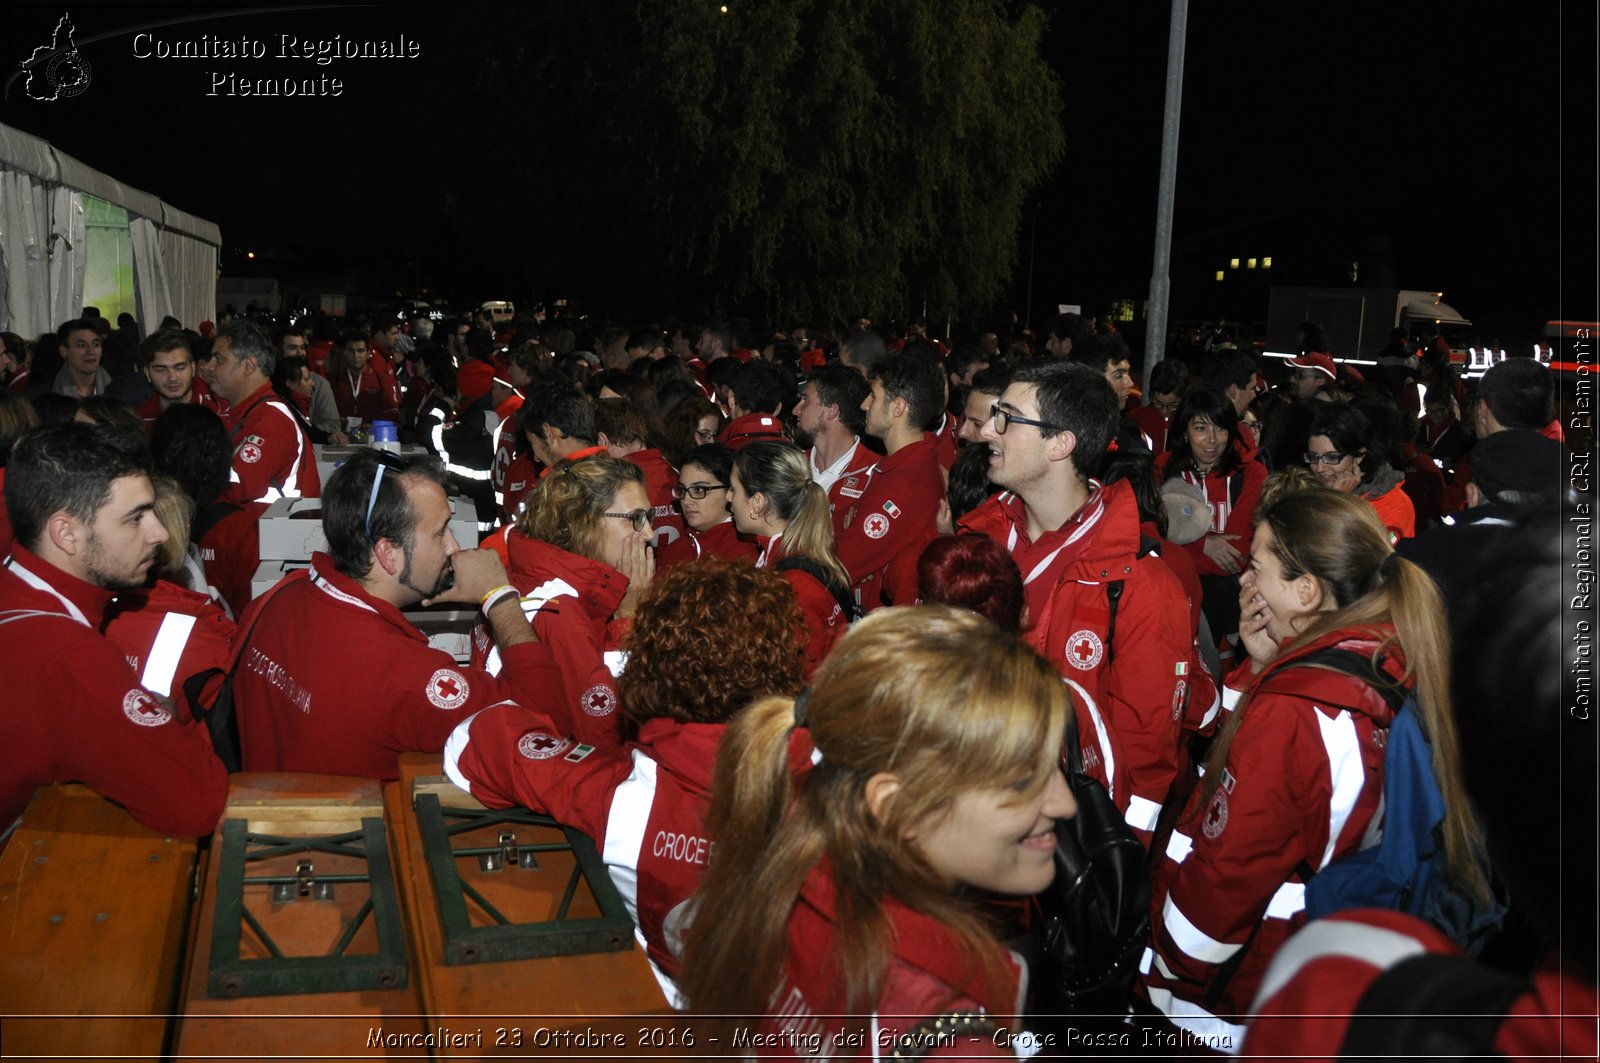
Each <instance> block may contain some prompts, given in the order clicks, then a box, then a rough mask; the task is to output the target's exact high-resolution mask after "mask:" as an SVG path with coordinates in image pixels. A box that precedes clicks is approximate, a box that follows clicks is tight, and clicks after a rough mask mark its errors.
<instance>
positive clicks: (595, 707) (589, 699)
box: [578, 683, 617, 716]
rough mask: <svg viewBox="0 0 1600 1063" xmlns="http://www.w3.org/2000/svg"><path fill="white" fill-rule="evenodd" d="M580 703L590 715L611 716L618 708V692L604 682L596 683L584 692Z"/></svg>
mask: <svg viewBox="0 0 1600 1063" xmlns="http://www.w3.org/2000/svg"><path fill="white" fill-rule="evenodd" d="M578 705H579V706H580V707H581V708H582V709H583V711H584V712H586V713H588V714H589V715H590V716H610V715H611V714H612V713H613V712H614V711H616V708H617V692H616V691H615V690H612V689H611V688H610V687H608V686H606V685H605V684H604V683H596V684H595V685H594V686H592V687H590V688H589V689H588V690H585V691H584V692H583V696H582V697H581V698H579V699H578Z"/></svg>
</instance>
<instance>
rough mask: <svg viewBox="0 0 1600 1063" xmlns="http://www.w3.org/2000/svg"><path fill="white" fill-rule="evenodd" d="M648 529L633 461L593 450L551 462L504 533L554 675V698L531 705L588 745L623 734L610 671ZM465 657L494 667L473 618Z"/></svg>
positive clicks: (646, 577) (617, 663)
mask: <svg viewBox="0 0 1600 1063" xmlns="http://www.w3.org/2000/svg"><path fill="white" fill-rule="evenodd" d="M654 534H655V532H654V529H652V528H651V527H650V499H649V497H648V496H647V495H646V494H645V489H644V474H643V473H642V472H640V471H639V467H638V466H637V465H635V464H633V463H632V462H631V461H624V460H623V459H621V458H611V457H604V456H594V457H588V458H583V459H582V460H580V461H562V462H558V463H557V464H556V465H555V466H554V467H553V468H551V470H550V471H549V472H548V473H546V474H545V476H544V477H543V479H541V480H540V481H539V483H538V485H537V486H535V487H534V489H533V490H532V491H530V492H529V493H528V496H527V502H526V505H525V506H524V508H523V510H522V513H521V514H520V515H519V516H518V517H517V523H516V525H515V526H514V527H513V528H512V529H511V530H510V531H509V532H508V533H507V535H506V551H507V556H508V557H509V563H508V564H507V565H506V572H507V574H508V575H509V576H510V577H511V585H512V587H513V588H514V589H515V590H516V592H517V593H518V594H519V595H520V596H521V598H522V608H523V610H524V612H526V613H527V614H528V620H529V622H531V623H532V624H533V630H534V632H535V633H536V634H537V635H538V636H539V639H540V641H541V642H545V643H548V644H549V646H550V650H551V653H552V654H553V655H554V657H555V659H556V664H557V666H558V667H559V669H560V673H561V680H562V683H561V685H562V690H561V692H560V697H559V698H556V699H552V701H551V702H550V703H548V704H545V705H541V706H540V707H541V708H542V709H544V710H545V711H546V712H548V713H549V714H550V716H551V717H552V718H553V719H554V720H555V721H556V722H557V723H558V724H560V725H561V726H562V727H563V728H564V729H565V730H566V731H567V733H570V734H573V735H574V736H575V737H577V738H578V739H579V740H580V741H582V742H586V743H588V744H590V745H594V746H599V747H601V748H608V749H614V748H617V747H618V746H619V745H620V744H621V742H622V739H623V737H624V736H623V726H622V718H621V716H620V715H619V714H618V713H617V712H616V708H617V689H616V678H615V677H616V676H618V675H620V674H621V673H622V665H623V660H624V655H623V653H622V652H621V642H622V639H623V636H624V635H625V634H626V633H627V631H628V627H629V625H630V624H631V623H632V620H633V614H634V611H635V610H637V609H638V607H639V601H640V599H642V598H643V597H644V594H645V592H646V591H647V590H649V589H650V580H651V578H652V577H653V576H654V574H655V557H654V551H653V550H652V549H651V548H650V540H651V538H652V537H653V535H654ZM497 592H498V588H497V590H496V592H491V594H493V593H497ZM486 600H487V599H486ZM472 663H473V666H474V667H478V668H486V669H488V670H489V671H490V672H491V673H495V674H498V672H499V670H500V655H499V651H498V650H497V649H496V648H495V646H494V643H493V641H492V639H491V637H490V635H489V630H488V628H487V627H485V626H484V625H482V624H480V625H479V626H478V628H477V629H476V630H475V631H474V632H473V644H472Z"/></svg>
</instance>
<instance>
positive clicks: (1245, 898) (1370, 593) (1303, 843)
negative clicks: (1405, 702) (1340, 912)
mask: <svg viewBox="0 0 1600 1063" xmlns="http://www.w3.org/2000/svg"><path fill="white" fill-rule="evenodd" d="M1285 471H1286V472H1291V473H1292V472H1293V471H1292V470H1285ZM1282 475H1283V474H1279V476H1282ZM1299 476H1300V477H1301V478H1303V476H1304V474H1303V473H1301V474H1299ZM1289 479H1291V480H1293V479H1295V476H1293V475H1291V476H1290V477H1289ZM1279 486H1280V484H1279V482H1278V480H1277V478H1276V477H1275V478H1274V482H1273V483H1271V484H1269V485H1268V491H1267V494H1268V496H1269V497H1268V498H1267V500H1266V501H1264V502H1263V503H1262V506H1261V510H1260V517H1259V520H1258V521H1257V524H1256V531H1255V538H1254V541H1253V542H1252V543H1251V546H1250V567H1249V568H1248V569H1247V570H1246V572H1245V575H1244V578H1243V581H1242V589H1241V591H1240V609H1241V617H1240V622H1239V636H1240V639H1241V642H1242V645H1243V647H1244V650H1245V652H1246V653H1247V654H1248V655H1249V660H1247V661H1245V662H1244V663H1242V664H1240V665H1239V667H1238V668H1236V669H1235V670H1234V672H1233V674H1232V675H1230V676H1229V677H1228V679H1227V684H1226V685H1227V687H1228V688H1229V689H1228V690H1227V692H1226V693H1225V694H1224V697H1223V704H1224V705H1227V706H1231V711H1230V712H1229V713H1227V714H1226V716H1227V718H1226V719H1225V721H1224V722H1223V724H1222V725H1221V727H1220V728H1219V730H1218V733H1217V737H1216V740H1215V742H1214V743H1213V745H1212V747H1211V752H1210V755H1209V756H1208V758H1207V762H1206V768H1205V773H1204V776H1203V779H1202V782H1201V784H1200V786H1199V787H1198V788H1197V790H1196V791H1195V794H1194V795H1193V797H1192V798H1191V799H1190V801H1189V803H1188V805H1187V807H1186V808H1185V811H1184V814H1183V816H1182V817H1181V818H1180V819H1179V821H1178V824H1177V828H1176V831H1175V832H1174V834H1173V835H1172V837H1171V839H1170V840H1169V842H1168V844H1167V846H1166V848H1165V860H1164V861H1163V862H1162V863H1161V864H1160V865H1159V866H1158V867H1157V869H1156V870H1155V873H1154V876H1153V881H1152V885H1153V898H1154V901H1155V907H1154V914H1155V924H1156V925H1155V927H1154V941H1153V947H1154V956H1153V959H1152V966H1151V967H1150V969H1149V971H1148V972H1147V974H1146V976H1145V987H1146V990H1147V992H1148V995H1149V999H1150V1001H1151V1002H1152V1003H1153V1004H1154V1005H1155V1006H1156V1007H1157V1008H1159V1009H1160V1010H1161V1011H1163V1012H1165V1013H1166V1014H1167V1015H1168V1016H1169V1017H1170V1018H1172V1019H1173V1020H1174V1022H1176V1023H1177V1024H1178V1025H1179V1026H1182V1027H1184V1028H1186V1029H1189V1030H1190V1031H1191V1032H1195V1033H1206V1034H1212V1035H1232V1036H1233V1038H1234V1040H1233V1045H1234V1046H1237V1045H1239V1044H1240V1043H1242V1033H1243V1028H1242V1027H1241V1026H1238V1025H1237V1024H1238V1023H1239V1021H1240V1016H1242V1015H1244V1014H1245V1013H1247V1012H1248V1011H1249V1010H1250V1006H1251V1002H1252V1001H1253V999H1254V998H1255V994H1256V991H1257V989H1258V988H1259V987H1260V985H1261V978H1262V975H1263V973H1264V971H1265V970H1266V966H1267V964H1268V963H1269V962H1270V961H1271V959H1272V956H1273V953H1274V952H1276V951H1277V949H1278V948H1279V946H1281V945H1282V944H1283V942H1284V941H1285V940H1286V939H1287V938H1288V937H1289V935H1290V934H1291V933H1292V932H1293V931H1294V930H1296V929H1298V928H1299V927H1300V926H1301V925H1302V924H1304V923H1305V922H1306V912H1305V907H1306V900H1305V897H1306V882H1307V880H1308V879H1309V878H1310V876H1311V875H1312V874H1314V873H1316V872H1319V871H1321V870H1323V869H1324V868H1326V867H1327V866H1328V865H1329V864H1330V863H1332V862H1333V861H1335V860H1338V859H1339V858H1340V857H1343V856H1346V855H1347V854H1350V853H1353V852H1355V851H1357V850H1358V849H1360V848H1361V847H1362V844H1363V840H1364V839H1365V838H1366V837H1367V836H1368V835H1369V834H1370V833H1372V832H1373V831H1375V830H1377V829H1381V827H1382V818H1381V799H1382V796H1383V777H1384V749H1385V746H1386V744H1387V739H1388V729H1389V725H1390V724H1391V722H1392V721H1393V719H1394V710H1393V709H1392V708H1390V705H1389V702H1388V701H1387V700H1386V699H1385V698H1384V697H1383V695H1382V694H1381V693H1380V692H1379V691H1378V690H1377V689H1376V688H1375V687H1374V686H1373V685H1372V684H1371V683H1370V682H1368V681H1367V680H1364V679H1361V678H1358V677H1356V676H1353V675H1349V674H1347V673H1345V672H1341V671H1336V670H1334V666H1332V665H1329V664H1326V663H1323V662H1324V661H1325V659H1326V658H1323V657H1321V656H1319V655H1321V654H1323V652H1324V651H1330V650H1338V651H1345V652H1346V653H1348V654H1350V655H1352V656H1353V657H1354V658H1355V659H1358V660H1360V661H1365V662H1369V663H1370V664H1371V665H1372V667H1373V668H1374V669H1375V672H1376V674H1377V675H1379V676H1381V677H1382V679H1383V680H1384V681H1385V682H1388V683H1393V684H1396V685H1399V686H1402V687H1404V688H1405V689H1406V690H1409V691H1410V692H1412V693H1414V694H1415V696H1416V705H1417V713H1418V715H1417V722H1418V723H1419V725H1420V726H1421V728H1422V731H1423V733H1424V734H1425V735H1426V736H1427V737H1428V740H1429V743H1430V744H1431V746H1432V756H1433V767H1434V774H1435V776H1436V777H1437V779H1438V782H1439V787H1440V790H1441V792H1442V794H1443V797H1444V802H1445V807H1446V809H1447V813H1446V819H1445V822H1444V830H1443V834H1444V861H1443V863H1444V871H1445V873H1446V874H1448V875H1449V876H1450V877H1451V878H1452V879H1453V880H1454V881H1455V883H1456V884H1458V885H1459V886H1460V887H1461V888H1462V889H1463V890H1465V891H1467V892H1469V893H1476V894H1479V895H1480V896H1486V891H1487V885H1486V883H1485V882H1484V881H1483V876H1482V872H1481V870H1480V869H1479V867H1478V865H1477V863H1476V862H1475V861H1474V859H1473V855H1472V854H1473V845H1474V839H1475V838H1476V837H1477V827H1476V824H1475V822H1474V819H1473V815H1472V812H1471V808H1470V806H1469V805H1468V803H1467V801H1466V796H1465V793H1464V791H1463V788H1462V783H1461V777H1460V769H1459V764H1458V760H1457V753H1456V738H1455V725H1454V723H1453V721H1452V716H1451V708H1450V696H1449V686H1448V676H1449V671H1450V643H1449V639H1448V632H1447V631H1446V628H1445V621H1444V608H1443V605H1442V603H1441V602H1440V599H1439V592H1438V590H1437V589H1436V588H1435V587H1434V585H1433V582H1432V581H1431V580H1430V579H1429V578H1428V576H1427V575H1426V574H1425V573H1424V572H1423V571H1422V570H1421V569H1420V568H1418V567H1417V566H1415V565H1413V564H1411V563H1410V562H1409V561H1406V560H1405V559H1403V558H1401V557H1400V556H1399V555H1397V554H1396V553H1395V552H1394V550H1393V549H1392V548H1391V546H1390V545H1389V539H1388V535H1387V533H1386V531H1385V530H1384V528H1383V525H1382V524H1381V523H1380V522H1379V520H1378V518H1377V515H1376V514H1375V513H1374V512H1373V510H1372V507H1371V506H1369V505H1367V504H1366V503H1365V502H1363V501H1361V500H1360V499H1358V498H1356V497H1354V496H1353V495H1350V494H1341V493H1338V492H1335V491H1330V490H1326V489H1324V488H1322V487H1321V486H1318V485H1305V486H1303V487H1300V488H1298V489H1292V488H1285V489H1284V490H1282V491H1279V490H1278V488H1279ZM1308 658H1310V659H1309V660H1308Z"/></svg>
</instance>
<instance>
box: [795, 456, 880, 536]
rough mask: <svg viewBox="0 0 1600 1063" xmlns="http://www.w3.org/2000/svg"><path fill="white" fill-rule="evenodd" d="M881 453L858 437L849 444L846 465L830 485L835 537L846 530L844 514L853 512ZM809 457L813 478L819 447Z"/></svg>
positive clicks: (829, 496) (830, 507) (815, 476)
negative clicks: (852, 507)
mask: <svg viewBox="0 0 1600 1063" xmlns="http://www.w3.org/2000/svg"><path fill="white" fill-rule="evenodd" d="M879 457H880V455H878V454H875V453H873V452H872V451H871V450H869V449H867V447H866V446H865V445H864V444H863V443H862V442H861V440H860V439H857V440H856V441H855V443H853V444H852V445H851V447H850V453H849V455H848V456H847V457H846V458H845V462H844V469H843V471H842V472H841V473H840V474H839V476H838V478H837V479H836V480H834V481H833V483H831V484H829V485H828V511H829V513H830V514H831V515H832V517H833V537H834V540H835V541H837V540H838V538H839V533H840V532H842V531H844V517H845V514H846V513H849V512H850V507H851V506H853V505H855V503H856V500H857V499H858V498H860V497H861V493H862V492H863V491H865V490H866V489H867V479H868V474H869V473H870V472H871V471H872V467H873V466H874V465H876V464H877V463H878V458H879ZM806 460H807V461H809V462H810V463H811V478H812V479H813V480H815V479H816V478H817V459H816V450H815V449H812V450H808V451H806Z"/></svg>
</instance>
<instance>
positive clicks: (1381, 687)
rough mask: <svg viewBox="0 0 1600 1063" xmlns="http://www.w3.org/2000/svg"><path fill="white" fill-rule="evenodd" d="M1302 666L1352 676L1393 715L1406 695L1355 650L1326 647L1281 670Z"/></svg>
mask: <svg viewBox="0 0 1600 1063" xmlns="http://www.w3.org/2000/svg"><path fill="white" fill-rule="evenodd" d="M1378 660H1379V662H1380V664H1381V662H1382V661H1384V660H1385V658H1384V657H1383V656H1382V655H1380V656H1379V657H1378ZM1302 665H1312V666H1316V665H1321V666H1322V667H1325V668H1331V669H1332V670H1334V671H1335V672H1343V673H1344V674H1345V675H1348V676H1354V677H1355V678H1356V679H1359V680H1361V681H1362V682H1364V683H1366V684H1367V685H1368V686H1370V687H1371V688H1372V689H1373V690H1375V691H1377V692H1378V695H1379V696H1380V697H1381V698H1383V700H1384V701H1385V702H1386V703H1387V704H1388V706H1389V708H1390V709H1392V710H1393V711H1395V712H1399V711H1400V706H1402V705H1404V704H1405V701H1406V698H1407V696H1409V693H1410V692H1409V691H1408V690H1406V688H1405V687H1404V686H1402V685H1400V684H1399V683H1397V682H1395V681H1394V680H1393V679H1391V678H1389V677H1388V676H1387V675H1386V674H1384V673H1383V672H1382V671H1381V669H1380V668H1376V667H1374V666H1373V663H1372V661H1371V660H1370V659H1369V658H1368V657H1366V656H1365V655H1363V654H1360V653H1357V652H1356V651H1355V650H1346V649H1341V648H1340V647H1338V646H1329V647H1328V648H1327V649H1323V650H1317V651H1316V652H1315V653H1308V654H1306V655H1305V656H1304V657H1296V658H1295V659H1294V660H1292V661H1290V662H1289V663H1288V664H1286V665H1283V666H1282V667H1283V668H1284V669H1289V668H1299V667H1301V666H1302Z"/></svg>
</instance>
